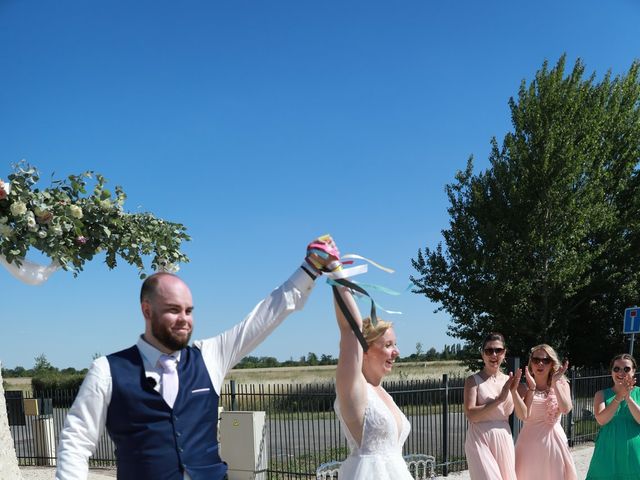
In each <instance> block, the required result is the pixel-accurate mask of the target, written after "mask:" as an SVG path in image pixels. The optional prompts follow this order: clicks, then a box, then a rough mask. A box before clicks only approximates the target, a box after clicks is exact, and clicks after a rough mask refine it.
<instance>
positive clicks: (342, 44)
mask: <svg viewBox="0 0 640 480" xmlns="http://www.w3.org/2000/svg"><path fill="white" fill-rule="evenodd" d="M638 25H640V5H638V3H637V2H634V1H632V0H622V1H618V2H613V3H611V2H608V3H607V2H601V1H599V0H580V1H578V0H568V1H563V2H557V1H550V0H542V1H538V2H535V3H531V2H529V3H523V2H511V1H510V2H507V1H495V2H477V1H471V0H464V1H460V2H435V1H426V0H422V1H414V0H409V1H404V2H393V3H392V2H383V1H371V0H369V1H366V2H364V1H353V2H336V1H329V2H308V1H299V0H296V1H270V2H266V1H255V0H254V1H224V2H215V1H190V2H181V3H176V2H169V1H164V0H153V1H136V2H124V1H111V2H85V1H76V0H68V1H65V2H46V1H35V2H24V1H18V0H0V132H1V134H0V178H6V176H7V175H8V174H9V173H10V171H11V165H12V164H13V163H15V162H17V161H19V160H20V159H23V158H24V159H26V160H27V161H29V162H30V163H31V164H33V165H35V166H37V167H38V168H39V170H40V171H41V173H42V177H43V179H44V180H43V182H42V185H43V186H45V185H46V184H47V183H48V182H47V180H46V179H48V178H49V177H50V176H51V174H52V173H55V176H56V178H62V177H66V176H67V175H69V174H77V173H80V172H83V171H85V170H94V171H96V172H99V173H102V174H103V175H104V176H105V177H106V178H107V179H109V181H110V185H111V186H115V185H121V186H122V187H123V188H124V190H125V191H126V192H127V194H128V200H127V204H126V208H127V210H129V211H139V210H144V211H151V212H153V213H154V214H156V215H158V216H160V217H163V218H166V219H168V220H173V221H177V222H180V223H184V224H185V225H186V226H187V227H188V231H189V233H190V234H191V235H192V237H193V240H192V241H191V242H189V243H188V244H186V245H185V251H186V252H187V254H188V255H189V256H190V257H191V263H189V264H186V265H183V266H182V270H181V272H180V274H181V275H182V277H183V278H184V279H185V280H186V281H187V282H188V283H189V285H190V286H191V288H192V291H193V294H194V301H195V306H196V310H195V313H196V326H195V332H194V338H203V337H206V336H211V335H215V334H216V333H218V332H220V331H222V330H224V329H226V328H229V327H230V326H232V325H233V324H235V323H236V322H238V321H240V320H241V319H242V318H243V317H244V316H245V314H246V313H247V312H248V311H250V310H251V309H252V308H253V306H254V305H255V303H257V302H258V301H259V300H260V299H261V298H262V297H264V296H265V295H266V294H267V293H268V292H269V291H270V290H271V289H272V288H274V287H276V286H277V285H279V284H280V283H281V282H282V281H283V280H285V279H286V278H287V277H288V276H289V274H290V273H291V272H292V271H293V270H294V268H295V267H296V266H297V265H298V264H299V262H300V261H301V260H302V258H303V256H304V249H305V246H306V244H307V243H308V241H310V240H311V239H313V238H314V237H315V236H317V235H320V234H324V233H331V234H332V235H333V236H334V237H335V239H336V241H337V242H338V244H339V246H340V248H341V250H342V252H343V253H347V252H352V253H360V254H362V255H365V256H368V257H371V258H373V259H376V260H378V261H379V262H381V263H383V264H385V265H388V266H391V267H394V268H395V269H396V270H397V272H396V273H395V274H394V275H391V276H390V275H386V274H380V273H376V272H372V273H371V274H370V275H367V276H366V277H360V279H361V280H362V281H369V282H374V283H375V282H377V283H382V284H384V285H386V286H388V287H392V288H396V289H403V288H405V287H406V286H407V285H408V283H409V280H408V278H409V275H411V274H412V273H413V271H412V269H411V264H410V259H411V258H412V257H414V256H415V255H416V253H417V251H418V249H419V248H421V247H425V246H429V247H434V246H436V245H437V243H438V241H440V240H441V230H442V229H443V228H446V227H447V222H448V216H447V211H446V209H447V206H448V203H447V199H446V196H445V193H444V186H445V185H446V184H447V183H450V182H452V181H453V178H454V175H455V173H456V171H457V170H459V169H462V168H464V166H465V164H466V161H467V158H468V157H469V156H470V155H473V156H474V157H475V166H476V171H480V170H481V169H483V168H486V166H487V164H488V163H487V156H488V152H489V141H490V139H491V137H492V136H496V137H497V138H498V139H499V140H501V139H502V137H503V136H504V134H505V133H506V132H507V131H508V130H509V129H510V126H511V123H510V117H509V110H508V106H507V102H508V99H509V97H511V96H513V95H515V94H516V93H517V89H518V87H519V85H520V82H521V81H522V80H523V79H526V80H527V81H529V80H530V79H531V78H532V77H533V74H534V73H535V71H536V70H538V69H539V68H540V66H541V65H542V62H543V61H544V60H545V59H547V60H549V62H550V63H551V64H555V62H556V61H557V59H558V58H559V57H560V55H562V53H563V52H566V54H567V59H568V65H569V66H571V65H573V63H574V61H575V59H576V58H578V57H580V58H582V59H583V60H584V62H585V64H586V67H587V72H589V73H591V72H596V75H597V76H598V77H600V76H602V74H604V73H605V72H606V71H607V70H609V69H610V70H611V71H612V72H613V73H614V74H619V73H624V72H625V71H626V70H627V69H628V68H629V66H630V65H631V62H632V61H633V60H634V59H636V58H640V40H639V38H640V36H639V35H638ZM3 272H4V270H3V271H0V302H1V307H0V312H1V313H0V322H2V323H3V327H4V328H2V332H3V333H2V335H1V336H0V360H1V361H2V362H3V366H5V367H7V368H13V367H15V366H17V365H22V366H24V367H31V366H33V363H34V357H35V356H37V355H39V354H41V353H44V354H45V355H46V356H47V358H48V359H49V361H50V362H51V363H52V364H54V365H55V366H57V367H61V368H64V367H67V366H72V367H76V368H84V367H86V366H88V365H89V364H90V362H91V359H92V356H93V355H94V354H96V353H101V354H106V353H109V352H112V351H115V350H119V349H121V348H125V347H128V346H129V345H131V344H132V343H133V342H134V341H135V339H136V336H137V335H138V334H139V333H141V332H142V330H143V320H142V317H141V315H140V313H139V306H138V302H137V295H138V290H139V280H138V276H137V271H136V270H135V269H134V268H132V267H129V266H127V265H122V266H121V267H119V268H118V269H116V270H113V271H109V270H108V269H107V268H106V266H105V265H103V264H102V263H101V259H100V260H98V261H95V262H93V263H92V264H89V265H87V268H86V270H85V272H83V273H82V274H81V275H80V276H78V277H77V278H74V277H73V276H72V275H71V274H69V273H66V272H58V273H56V274H55V275H54V276H53V277H52V278H51V279H50V280H49V281H48V282H47V283H46V284H44V285H42V286H40V287H29V286H26V285H23V284H20V283H18V282H17V281H16V280H14V279H13V278H12V277H10V276H9V274H8V273H7V272H4V273H3ZM377 298H378V300H379V301H380V303H381V304H382V305H384V306H386V307H388V308H391V309H394V310H401V311H403V312H404V314H403V315H402V316H397V317H393V318H392V320H394V322H395V326H396V332H397V335H398V339H399V345H400V348H401V352H402V354H403V355H408V354H410V353H413V352H414V351H415V344H416V342H418V341H419V342H421V343H422V344H423V345H424V347H425V348H429V347H431V346H434V347H436V348H437V349H441V348H442V346H443V345H444V344H445V343H448V344H450V343H454V342H456V341H457V340H455V339H452V338H450V337H448V336H446V327H447V323H448V317H447V315H446V314H445V313H438V314H434V313H433V310H434V308H435V306H434V305H432V304H430V303H429V302H428V301H427V300H426V299H425V298H424V297H419V296H417V295H414V294H411V293H407V294H405V295H403V296H402V297H397V298H396V297H385V296H382V295H377ZM362 306H363V308H366V307H367V305H366V304H365V303H363V304H362ZM337 343H338V332H337V328H336V326H335V320H334V318H333V312H332V306H331V297H330V290H329V288H328V287H327V286H326V285H324V284H322V285H318V286H317V288H316V289H315V291H314V293H313V295H312V297H311V298H310V299H309V302H308V304H307V306H306V308H305V310H304V311H303V312H300V313H297V314H296V315H295V316H292V317H290V318H289V319H288V320H287V321H286V322H285V324H284V325H282V326H281V327H280V328H279V329H278V330H277V331H276V332H275V333H274V334H273V335H272V336H271V337H270V338H269V339H268V340H267V341H266V342H265V343H264V344H262V345H261V346H260V347H259V348H258V349H257V350H256V351H255V354H256V355H271V356H275V357H277V358H278V359H280V360H286V359H288V358H291V357H292V358H294V359H297V358H299V357H300V356H301V355H306V354H307V353H308V352H310V351H313V352H316V353H318V354H320V353H328V354H333V355H336V354H337Z"/></svg>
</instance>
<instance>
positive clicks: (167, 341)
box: [151, 318, 192, 352]
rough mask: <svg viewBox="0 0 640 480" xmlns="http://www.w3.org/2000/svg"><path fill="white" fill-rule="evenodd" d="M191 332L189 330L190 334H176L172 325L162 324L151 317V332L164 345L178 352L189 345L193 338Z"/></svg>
mask: <svg viewBox="0 0 640 480" xmlns="http://www.w3.org/2000/svg"><path fill="white" fill-rule="evenodd" d="M191 332H192V330H189V333H188V334H176V333H174V332H173V331H172V330H171V328H170V327H168V326H166V325H161V324H159V323H158V322H156V321H155V318H152V319H151V333H152V334H153V336H154V337H155V338H156V340H158V341H159V342H160V343H161V344H162V345H164V346H165V347H167V348H168V349H169V350H171V351H172V352H176V351H178V350H182V349H183V348H185V347H186V346H187V345H189V340H191Z"/></svg>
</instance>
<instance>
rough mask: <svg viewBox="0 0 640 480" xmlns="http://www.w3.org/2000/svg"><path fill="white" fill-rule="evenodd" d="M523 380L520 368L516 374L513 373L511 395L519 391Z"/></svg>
mask: <svg viewBox="0 0 640 480" xmlns="http://www.w3.org/2000/svg"><path fill="white" fill-rule="evenodd" d="M521 378H522V369H521V368H518V369H517V370H516V371H515V372H514V373H513V381H512V382H511V387H510V390H511V393H514V392H516V391H517V390H518V385H520V379H521Z"/></svg>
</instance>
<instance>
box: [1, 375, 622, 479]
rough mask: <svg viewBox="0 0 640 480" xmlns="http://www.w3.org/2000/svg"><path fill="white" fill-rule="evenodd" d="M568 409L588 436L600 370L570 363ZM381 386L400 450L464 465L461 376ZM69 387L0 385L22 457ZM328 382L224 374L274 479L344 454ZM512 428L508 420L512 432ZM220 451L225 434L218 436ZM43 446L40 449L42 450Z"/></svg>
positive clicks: (578, 434)
mask: <svg viewBox="0 0 640 480" xmlns="http://www.w3.org/2000/svg"><path fill="white" fill-rule="evenodd" d="M570 381H571V386H572V387H571V388H572V397H573V410H572V412H570V414H569V415H566V416H564V417H563V419H562V425H563V427H564V429H565V432H566V433H567V437H568V439H569V444H570V445H571V446H573V445H575V444H579V443H584V442H589V441H593V440H594V439H595V436H596V433H597V430H598V426H597V423H596V421H595V419H594V417H593V396H594V394H595V392H596V391H597V390H600V389H603V388H606V387H608V386H609V385H610V384H611V377H610V374H609V372H606V371H601V370H600V371H578V370H571V371H570ZM384 386H385V388H386V389H387V391H388V392H389V393H390V394H391V395H392V397H393V398H394V400H395V402H396V403H397V404H398V406H399V407H400V409H401V410H402V411H403V412H404V413H405V414H406V416H407V418H408V419H409V421H410V423H411V434H410V435H409V438H408V439H407V441H406V443H405V445H404V453H405V454H409V453H426V454H429V455H433V456H435V457H436V462H437V472H438V474H440V475H447V474H448V473H450V472H454V471H459V470H464V469H466V468H467V465H466V459H465V453H464V442H465V438H466V430H467V420H466V418H465V415H464V410H463V390H464V379H463V378H449V376H448V375H446V374H445V375H443V377H442V379H439V380H410V381H396V382H386V383H385V384H384ZM75 394H76V392H72V391H51V392H36V394H35V395H31V393H29V392H27V393H26V395H24V397H23V396H22V395H21V392H20V394H17V393H15V392H6V394H5V395H6V400H7V409H8V411H9V422H10V428H11V431H12V434H13V438H14V444H15V448H16V452H17V455H18V459H19V461H20V463H21V464H22V465H53V464H54V461H55V459H54V458H53V455H51V454H50V455H43V454H42V452H43V449H42V448H41V445H40V446H39V445H38V437H40V436H42V435H41V433H42V432H41V430H38V429H41V428H42V425H41V424H43V423H46V424H47V425H48V427H49V428H51V429H52V430H53V433H52V435H53V437H54V440H53V441H54V442H55V444H57V442H58V438H59V434H60V431H61V430H62V428H63V425H64V418H65V416H66V414H67V412H68V409H69V408H70V406H71V404H72V402H73V399H74V398H75ZM28 397H35V398H41V399H51V402H50V403H51V404H52V407H53V408H52V411H51V412H50V413H48V414H45V415H39V416H38V417H30V416H27V415H24V411H23V410H22V405H23V399H24V398H28ZM334 400H335V390H334V385H333V384H237V383H235V382H227V383H225V385H224V387H223V392H222V394H221V406H223V407H224V408H225V410H241V411H265V412H266V413H267V429H266V435H267V437H268V438H266V443H267V448H268V454H269V458H270V462H269V469H268V476H269V478H270V479H272V480H276V479H303V478H309V479H310V478H314V477H315V470H316V468H317V467H318V466H319V465H320V464H321V463H324V462H327V461H330V460H341V459H344V458H345V457H346V456H347V455H348V447H347V444H346V440H345V439H344V435H343V432H342V429H341V426H340V422H339V421H338V419H337V417H336V415H335V413H334V411H333V402H334ZM517 431H518V428H517V427H516V428H514V432H516V434H517ZM222 445H223V453H224V438H223V439H222ZM113 452H114V445H113V443H112V442H111V439H110V438H109V437H108V435H106V433H105V434H104V435H103V437H102V438H101V440H100V443H99V445H98V448H97V450H96V453H95V454H94V455H93V457H92V459H91V466H100V467H106V466H115V456H114V453H113ZM45 453H46V450H45Z"/></svg>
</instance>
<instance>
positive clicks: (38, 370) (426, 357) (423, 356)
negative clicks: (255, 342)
mask: <svg viewBox="0 0 640 480" xmlns="http://www.w3.org/2000/svg"><path fill="white" fill-rule="evenodd" d="M467 353H468V352H467V350H466V349H465V348H464V347H463V346H462V344H459V343H456V344H452V345H445V346H444V348H443V349H442V350H441V351H437V350H436V349H435V348H434V347H431V348H430V349H429V350H427V351H426V352H425V351H424V350H423V347H422V344H421V343H420V342H418V343H416V346H415V351H414V353H412V354H411V355H407V356H405V357H400V358H398V360H397V361H398V362H430V361H434V360H463V359H464V358H466V355H467ZM98 356H99V355H98V354H96V355H94V359H95V358H97V357H98ZM337 363H338V359H337V358H335V357H334V356H333V355H327V354H325V353H323V354H320V355H318V354H316V353H314V352H309V353H308V354H307V355H303V356H301V357H300V358H299V359H298V360H294V359H293V358H290V359H289V360H285V361H283V362H281V361H279V360H278V359H277V358H276V357H254V356H251V355H249V356H247V357H244V358H243V359H242V360H241V361H240V363H238V365H236V366H235V368H273V367H314V366H318V365H336V364H337ZM87 371H88V369H86V368H83V369H82V370H76V369H75V368H73V367H69V368H64V369H59V368H56V367H54V366H53V365H51V363H49V361H48V360H47V357H46V356H45V355H44V354H41V355H38V356H37V357H36V358H35V364H34V366H33V368H24V367H21V366H18V367H15V368H3V369H2V377H3V378H20V377H38V376H48V375H51V374H59V375H85V374H86V373H87Z"/></svg>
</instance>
